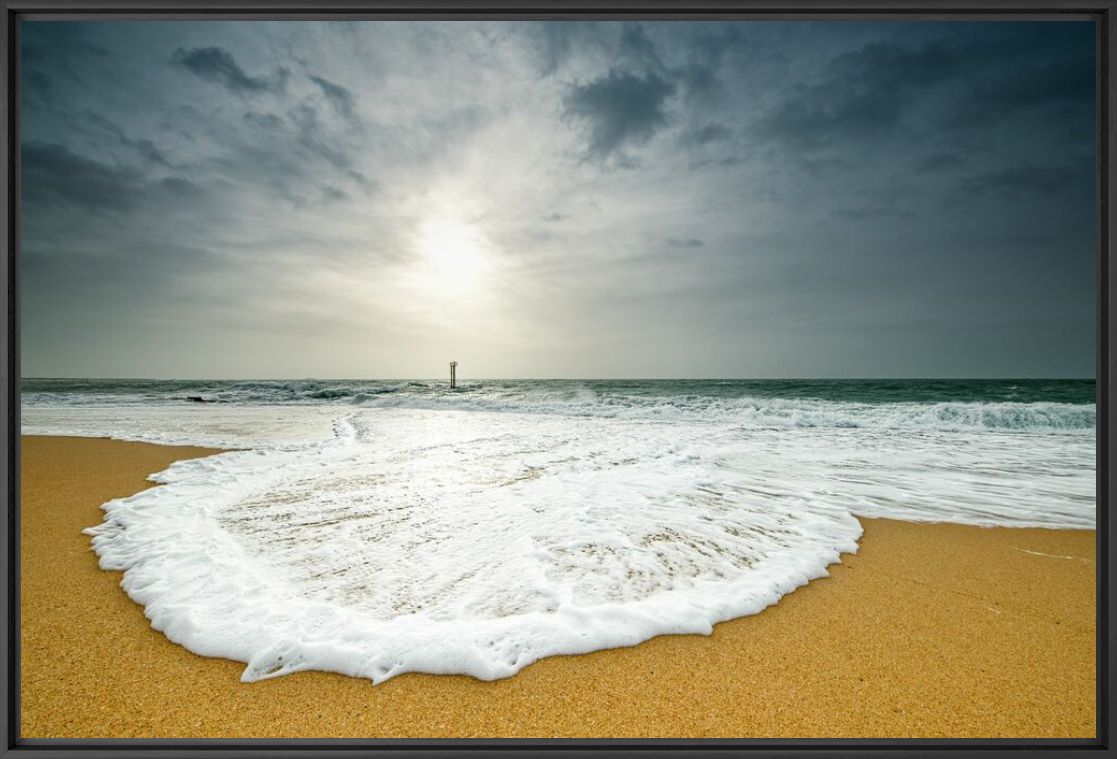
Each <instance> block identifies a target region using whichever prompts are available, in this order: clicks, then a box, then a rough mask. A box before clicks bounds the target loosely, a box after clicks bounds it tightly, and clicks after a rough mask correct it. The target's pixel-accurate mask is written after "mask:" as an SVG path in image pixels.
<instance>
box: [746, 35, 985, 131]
mask: <svg viewBox="0 0 1117 759" xmlns="http://www.w3.org/2000/svg"><path fill="white" fill-rule="evenodd" d="M964 66H965V62H964V60H963V59H962V58H961V57H960V56H959V55H958V54H957V53H956V52H955V51H952V50H950V49H949V48H948V47H947V46H946V45H945V44H943V43H939V42H934V43H928V44H926V45H923V46H920V47H918V48H910V47H907V46H905V45H900V44H896V43H892V42H872V43H869V44H867V45H865V46H864V47H862V48H861V49H859V50H857V51H854V52H849V53H842V54H841V55H839V56H837V57H836V58H834V59H833V61H831V63H830V65H829V67H828V70H827V76H826V77H825V78H824V80H823V81H822V82H820V83H818V84H815V85H809V86H808V85H800V86H799V87H798V88H797V89H795V90H794V94H793V95H792V96H791V97H790V98H788V99H786V100H785V101H783V102H782V103H781V104H780V105H778V106H777V107H776V108H775V109H774V110H773V111H772V112H770V113H768V114H767V115H765V116H764V117H763V118H761V119H760V121H759V122H758V123H757V124H756V126H755V133H756V134H757V135H758V136H760V137H762V138H765V139H768V140H773V141H777V142H781V143H784V144H786V145H788V146H789V147H793V148H797V149H805V148H819V147H823V146H826V145H829V144H831V143H834V142H842V141H847V140H862V139H868V138H877V137H880V136H882V135H885V134H888V133H889V132H890V131H891V129H892V128H893V127H895V126H896V124H897V123H898V121H899V120H900V117H901V115H902V114H903V112H904V109H905V107H906V106H907V105H908V104H909V103H910V102H911V101H912V100H913V99H915V98H916V97H918V96H919V95H921V94H923V93H925V92H926V91H927V89H928V88H930V87H933V86H934V85H937V84H940V83H942V82H944V81H947V80H949V79H950V78H951V77H954V76H956V75H957V74H958V73H960V72H961V71H962V70H963V69H964Z"/></svg>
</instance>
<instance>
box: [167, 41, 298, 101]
mask: <svg viewBox="0 0 1117 759" xmlns="http://www.w3.org/2000/svg"><path fill="white" fill-rule="evenodd" d="M171 62H172V63H174V64H176V65H178V66H182V67H183V68H185V69H187V70H188V71H190V72H191V73H192V74H194V75H195V76H197V77H198V78H200V79H205V80H206V81H209V82H216V83H218V84H220V85H223V86H224V87H225V88H226V89H228V90H229V91H230V92H235V93H237V94H257V93H264V92H273V93H279V92H283V91H284V90H286V89H287V79H288V77H289V76H290V72H289V71H288V69H286V68H279V69H277V70H276V72H275V74H273V75H272V76H270V77H256V76H249V75H248V74H247V73H245V71H244V69H242V68H241V67H240V64H238V63H237V61H236V59H235V58H234V57H233V54H232V53H230V52H229V51H228V50H225V49H224V48H221V47H195V48H190V49H189V50H185V49H183V48H181V47H180V48H177V49H176V50H175V51H174V53H173V54H172V56H171Z"/></svg>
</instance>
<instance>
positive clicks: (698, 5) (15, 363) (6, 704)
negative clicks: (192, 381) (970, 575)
mask: <svg viewBox="0 0 1117 759" xmlns="http://www.w3.org/2000/svg"><path fill="white" fill-rule="evenodd" d="M0 9H2V12H3V24H2V30H0V56H2V60H3V76H2V78H0V79H2V87H3V90H4V91H3V97H2V98H0V102H2V106H0V107H2V109H3V110H2V113H0V130H2V133H3V140H4V151H3V158H2V161H3V172H4V175H5V177H6V182H5V183H4V184H3V187H2V189H0V193H2V194H0V229H3V232H4V240H5V255H4V256H3V259H2V262H0V280H2V283H3V286H2V287H0V299H2V301H3V303H2V306H3V307H2V308H0V313H2V317H0V318H2V319H3V329H2V330H0V343H2V344H0V353H2V355H3V357H4V362H5V363H4V371H3V372H2V373H0V413H2V414H3V417H4V420H5V424H6V430H5V434H4V435H3V437H2V439H0V460H2V466H3V468H4V476H5V477H4V478H5V488H4V491H3V509H4V514H5V519H4V520H3V522H2V526H0V530H2V536H0V572H2V573H3V576H2V582H0V587H2V592H3V596H4V597H3V605H2V608H3V613H4V620H3V624H2V625H0V643H2V644H3V648H4V651H5V656H4V657H3V659H2V660H0V680H2V682H3V689H2V691H0V704H2V707H3V708H2V716H0V757H7V756H14V755H17V754H19V755H23V754H34V755H35V756H39V757H42V758H43V759H47V758H48V757H49V758H51V759H53V758H54V757H71V756H73V757H78V756H81V757H89V758H90V759H92V758H93V757H108V756H118V755H126V754H131V755H142V756H152V757H171V756H174V757H180V756H181V757H187V756H205V757H210V758H211V759H221V758H224V757H256V756H259V757H264V756H268V757H272V756H283V757H291V758H292V759H294V758H296V757H309V756H320V755H328V756H338V757H341V756H345V757H350V756H353V757H356V756H368V757H408V758H409V759H419V758H420V757H430V756H443V755H453V754H469V755H478V754H487V753H490V752H491V753H494V754H498V755H500V756H504V757H519V756H529V755H545V756H549V757H555V759H558V758H559V757H574V756H578V757H586V756H626V755H628V756H641V757H649V759H650V758H651V757H655V758H656V759H658V758H659V757H668V756H686V757H693V758H694V759H699V758H700V757H714V756H719V757H721V756H729V755H741V756H747V757H755V758H756V759H761V758H764V759H767V758H769V757H780V759H785V758H790V757H808V756H826V757H833V758H834V759H837V758H839V757H855V756H873V757H880V758H881V759H884V758H886V757H887V758H888V759H892V758H893V757H907V756H913V755H926V756H929V757H937V756H943V757H946V756H949V757H954V758H955V759H970V758H971V757H984V756H1004V755H1005V754H1018V753H1024V752H1027V754H1028V755H1029V756H1050V757H1071V756H1082V755H1091V756H1117V749H1115V748H1114V745H1113V743H1112V740H1113V739H1112V736H1113V728H1114V722H1115V711H1114V707H1113V704H1112V701H1111V697H1112V693H1113V690H1114V685H1115V683H1117V669H1115V667H1114V661H1113V659H1112V657H1111V656H1110V650H1111V649H1112V648H1114V647H1115V646H1117V638H1115V631H1117V604H1115V603H1114V598H1113V589H1114V585H1115V583H1114V580H1115V577H1114V563H1113V561H1112V557H1111V551H1110V548H1111V546H1113V545H1114V540H1115V535H1114V522H1113V519H1112V515H1111V513H1110V508H1111V507H1112V506H1113V504H1114V503H1115V501H1117V498H1115V493H1114V486H1113V482H1112V479H1111V477H1110V470H1111V467H1112V465H1113V453H1112V451H1113V450H1114V449H1115V446H1114V437H1113V435H1114V415H1113V409H1112V406H1111V404H1110V399H1111V398H1113V397H1114V390H1115V379H1114V368H1115V366H1114V356H1115V354H1114V338H1113V335H1114V334H1115V333H1117V330H1114V318H1115V317H1114V314H1113V312H1112V310H1111V307H1110V304H1111V301H1112V298H1113V295H1114V293H1115V292H1117V274H1115V273H1114V269H1113V267H1112V266H1111V261H1112V256H1113V250H1114V243H1115V239H1114V229H1115V225H1117V219H1115V211H1117V207H1115V204H1114V202H1113V196H1112V188H1113V187H1114V185H1115V183H1117V168H1115V164H1114V162H1113V161H1112V160H1111V146H1112V145H1113V144H1114V142H1115V139H1117V110H1115V105H1114V97H1113V93H1112V91H1111V90H1112V83H1113V81H1114V64H1113V59H1112V51H1113V50H1114V48H1115V47H1117V19H1115V12H1117V0H974V2H966V1H965V0H690V1H688V0H601V1H600V2H594V1H593V0H326V1H325V2H317V3H316V2H314V1H313V0H0ZM959 17H964V18H966V19H969V20H978V19H1006V20H1007V19H1033V18H1067V17H1077V18H1088V19H1093V20H1094V22H1095V23H1096V29H1097V31H1096V34H1097V53H1098V55H1097V60H1098V69H1097V74H1098V76H1097V105H1098V107H1097V166H1098V171H1097V196H1096V197H1097V203H1098V214H1097V225H1098V228H1097V241H1098V250H1097V259H1096V267H1097V268H1096V275H1097V293H1096V296H1097V322H1096V326H1097V333H1096V334H1097V343H1096V350H1097V353H1096V356H1097V359H1096V360H1097V363H1096V367H1097V374H1096V377H1097V382H1096V388H1097V398H1096V403H1097V460H1096V464H1097V467H1096V471H1097V491H1096V492H1097V494H1098V498H1097V504H1098V512H1097V534H1098V538H1099V539H1098V542H1097V557H1096V558H1097V564H1096V566H1097V632H1098V634H1097V659H1096V662H1097V674H1098V676H1097V689H1098V690H1097V702H1096V703H1097V722H1096V724H1097V735H1096V737H1095V738H1093V739H1080V740H1077V739H1076V740H1062V739H1036V740H1029V739H1012V740H1009V739H988V740H984V739H982V740H973V739H957V740H955V739H941V740H938V739H936V740H920V739H910V740H909V739H872V740H859V739H834V740H830V739H824V738H819V739H809V740H790V739H788V740H784V739H739V740H731V739H724V740H721V739H713V740H697V739H696V740H675V739H671V740H592V739H585V740H534V739H533V740H485V739H469V740H402V739H401V740H391V739H375V740H366V741H355V740H330V739H321V740H274V739H268V740H247V739H215V740H199V741H191V740H107V739H106V740H61V739H59V740H53V739H52V740H45V739H35V740H28V739H21V738H20V735H19V696H20V688H19V673H20V667H19V655H20V651H19V641H20V638H19V632H18V630H19V627H18V625H19V609H20V606H19V556H20V545H19V537H20V514H19V503H20V500H19V498H20V490H19V464H20V451H19V443H20V437H19V433H20V405H19V404H20V396H19V393H20V360H19V359H20V353H19V259H18V250H19V198H20V192H19V190H20V187H19V154H20V148H19V112H18V102H19V90H18V87H19V24H20V21H21V20H23V19H28V20H33V19H47V18H51V19H68V20H94V19H110V18H113V19H151V18H158V19H165V20H166V19H201V18H220V19H228V20H231V19H246V20H247V19H283V20H297V19H306V20H310V19H324V18H335V19H340V18H345V19H353V18H367V19H385V20H386V19H473V20H496V19H510V18H515V19H558V18H579V19H589V18H594V19H602V20H605V19H634V18H643V19H664V20H666V19H689V20H695V19H705V20H715V19H730V18H754V19H822V18H857V19H864V20H869V19H894V20H895V19H919V18H923V19H926V18H933V19H940V20H941V19H949V18H959ZM81 707H82V705H80V704H75V705H74V708H75V709H78V708H81Z"/></svg>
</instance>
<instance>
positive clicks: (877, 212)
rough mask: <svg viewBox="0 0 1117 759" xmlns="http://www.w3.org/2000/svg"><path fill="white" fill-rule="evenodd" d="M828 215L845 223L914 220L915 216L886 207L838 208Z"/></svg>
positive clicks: (912, 213) (911, 213) (910, 212)
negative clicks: (895, 219)
mask: <svg viewBox="0 0 1117 759" xmlns="http://www.w3.org/2000/svg"><path fill="white" fill-rule="evenodd" d="M830 215H831V216H833V217H834V218H836V219H846V220H847V221H864V220H866V219H887V218H897V219H914V218H915V216H916V214H915V213H914V212H912V211H905V210H901V209H898V208H890V207H888V206H870V207H865V208H838V209H835V210H833V211H831V212H830Z"/></svg>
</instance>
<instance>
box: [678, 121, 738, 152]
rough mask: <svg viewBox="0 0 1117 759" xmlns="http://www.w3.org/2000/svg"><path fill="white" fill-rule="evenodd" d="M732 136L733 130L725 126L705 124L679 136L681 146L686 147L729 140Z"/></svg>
mask: <svg viewBox="0 0 1117 759" xmlns="http://www.w3.org/2000/svg"><path fill="white" fill-rule="evenodd" d="M732 135H733V130H732V129H730V128H729V127H727V126H725V125H724V124H703V125H702V126H699V127H695V128H693V129H688V130H686V131H684V132H682V133H681V134H680V135H679V144H680V145H683V146H685V147H699V146H701V145H708V144H710V143H711V142H721V141H723V140H727V139H729V138H730V137H731V136H732Z"/></svg>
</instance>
